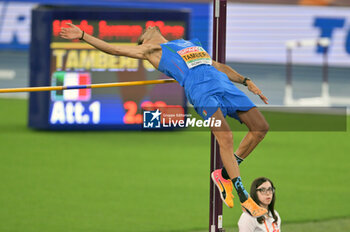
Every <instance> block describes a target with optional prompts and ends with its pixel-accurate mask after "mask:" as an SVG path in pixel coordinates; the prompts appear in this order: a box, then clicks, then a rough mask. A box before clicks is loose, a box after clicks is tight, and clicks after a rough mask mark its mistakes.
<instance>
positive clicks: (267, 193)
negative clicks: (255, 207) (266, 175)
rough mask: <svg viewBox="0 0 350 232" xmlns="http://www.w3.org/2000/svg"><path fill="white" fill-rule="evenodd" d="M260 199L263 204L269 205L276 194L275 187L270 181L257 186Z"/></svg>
mask: <svg viewBox="0 0 350 232" xmlns="http://www.w3.org/2000/svg"><path fill="white" fill-rule="evenodd" d="M256 191H257V195H258V198H259V201H260V202H261V206H263V207H267V206H268V205H269V204H270V203H271V201H272V197H273V194H274V189H273V188H272V185H271V183H270V182H269V181H266V182H264V183H262V184H261V185H260V186H259V187H257V188H256Z"/></svg>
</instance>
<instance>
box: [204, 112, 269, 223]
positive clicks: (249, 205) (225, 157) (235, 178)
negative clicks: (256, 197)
mask: <svg viewBox="0 0 350 232" xmlns="http://www.w3.org/2000/svg"><path fill="white" fill-rule="evenodd" d="M212 117H214V118H215V119H216V120H221V122H222V123H221V127H211V128H210V129H211V131H212V132H213V134H214V135H215V138H216V140H217V141H218V143H219V147H220V157H221V160H222V162H223V164H224V167H225V168H226V170H227V173H228V175H229V177H230V179H231V181H232V183H233V186H234V188H235V189H236V191H237V194H238V196H239V200H240V202H241V205H242V207H243V208H244V209H245V210H246V211H247V212H249V213H250V214H251V215H252V216H253V217H260V216H262V215H264V214H266V213H267V210H266V209H264V208H261V207H260V206H258V205H257V204H256V203H255V202H254V201H253V200H252V198H251V197H250V196H249V194H248V192H247V191H246V190H245V188H244V186H243V183H242V180H241V177H240V172H239V167H238V164H237V161H236V158H235V157H234V156H232V154H233V136H232V132H231V129H230V126H229V125H228V123H227V121H226V119H225V117H224V115H223V114H222V112H221V109H220V108H219V109H218V110H217V111H216V112H215V113H214V114H213V115H212ZM212 178H213V180H214V182H215V183H216V185H217V186H218V188H219V190H221V198H222V199H223V200H224V202H225V203H226V204H227V201H228V200H232V199H231V197H232V198H233V196H231V195H232V193H230V192H228V190H227V189H228V188H229V187H231V186H232V183H229V182H230V180H225V179H224V178H222V176H221V170H220V169H219V170H215V171H214V172H213V173H212ZM218 182H219V183H220V184H219V183H218ZM228 183H229V184H228ZM231 189H232V187H231ZM222 190H224V192H225V194H228V197H227V198H226V199H225V198H223V196H222ZM231 191H232V190H231ZM227 205H228V204H227ZM228 206H229V207H232V206H233V201H232V206H230V205H228Z"/></svg>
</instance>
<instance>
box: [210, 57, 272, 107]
mask: <svg viewBox="0 0 350 232" xmlns="http://www.w3.org/2000/svg"><path fill="white" fill-rule="evenodd" d="M213 66H214V67H215V68H216V69H217V70H219V71H220V72H223V73H225V74H226V75H227V77H228V78H229V79H230V80H231V81H233V82H236V83H240V84H242V83H243V80H244V76H242V75H241V74H239V73H238V72H236V71H235V70H234V69H233V68H231V67H230V66H228V65H226V64H222V63H219V62H216V61H214V60H213ZM246 83H247V87H248V89H249V90H250V91H251V92H252V93H254V94H256V95H259V97H260V98H261V100H262V101H263V102H264V103H265V104H268V99H267V97H265V96H264V95H263V94H262V92H261V90H260V89H259V88H258V87H257V86H256V85H255V84H254V82H253V81H251V80H247V82H246Z"/></svg>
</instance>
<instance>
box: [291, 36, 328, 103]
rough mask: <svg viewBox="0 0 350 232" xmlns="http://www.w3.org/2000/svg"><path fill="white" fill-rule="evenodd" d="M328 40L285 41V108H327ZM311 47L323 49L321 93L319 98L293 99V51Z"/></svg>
mask: <svg viewBox="0 0 350 232" xmlns="http://www.w3.org/2000/svg"><path fill="white" fill-rule="evenodd" d="M329 45H330V40H329V39H328V38H319V39H301V40H288V41H286V55H287V57H286V88H285V96H284V104H285V105H287V106H329V105H330V97H329V84H328V50H329V49H328V48H329ZM311 46H322V47H323V49H324V50H323V58H322V59H323V62H322V93H321V97H313V98H300V99H298V100H296V99H294V98H293V85H292V68H293V57H292V55H293V49H296V48H302V47H311Z"/></svg>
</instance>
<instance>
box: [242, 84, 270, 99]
mask: <svg viewBox="0 0 350 232" xmlns="http://www.w3.org/2000/svg"><path fill="white" fill-rule="evenodd" d="M247 85H248V89H249V91H250V92H252V93H254V94H256V95H258V96H259V97H260V99H261V100H262V101H263V102H264V103H265V104H269V102H268V99H267V97H265V96H264V95H263V94H262V92H261V90H260V89H259V88H258V87H257V86H256V85H255V84H254V82H252V81H251V80H249V81H247Z"/></svg>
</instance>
